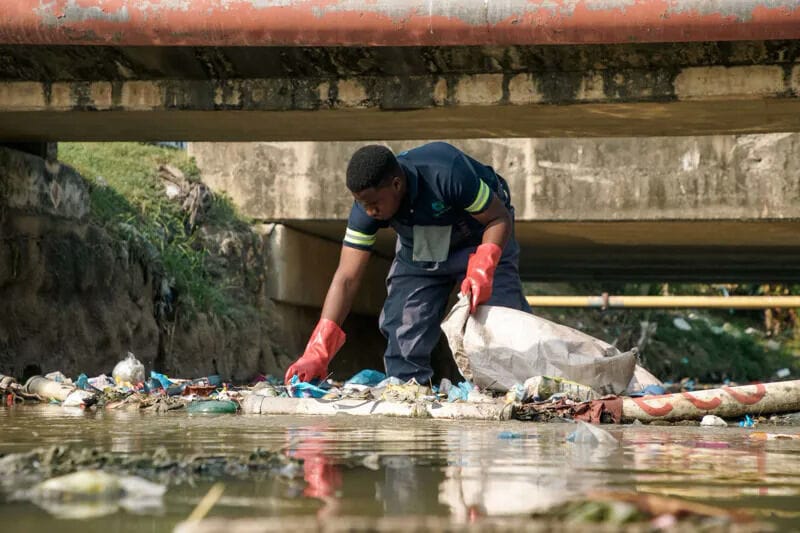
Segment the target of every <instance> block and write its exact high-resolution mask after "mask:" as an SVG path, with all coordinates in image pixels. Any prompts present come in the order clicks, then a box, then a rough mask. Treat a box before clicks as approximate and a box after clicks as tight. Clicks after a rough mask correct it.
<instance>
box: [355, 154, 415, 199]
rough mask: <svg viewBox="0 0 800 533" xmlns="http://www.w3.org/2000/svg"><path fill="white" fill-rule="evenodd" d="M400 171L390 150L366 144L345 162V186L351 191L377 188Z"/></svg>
mask: <svg viewBox="0 0 800 533" xmlns="http://www.w3.org/2000/svg"><path fill="white" fill-rule="evenodd" d="M401 173H402V171H401V170H400V164H399V163H398V162H397V159H396V158H395V157H394V154H393V153H392V151H391V150H389V149H388V148H386V147H385V146H382V145H380V144H368V145H367V146H362V147H361V148H359V149H358V150H356V151H355V153H354V154H353V156H352V157H351V158H350V163H348V164H347V188H348V189H350V191H351V192H361V191H363V190H365V189H369V188H370V187H375V188H378V187H380V185H381V183H383V181H384V180H386V179H387V178H392V177H394V176H399V175H400V174H401Z"/></svg>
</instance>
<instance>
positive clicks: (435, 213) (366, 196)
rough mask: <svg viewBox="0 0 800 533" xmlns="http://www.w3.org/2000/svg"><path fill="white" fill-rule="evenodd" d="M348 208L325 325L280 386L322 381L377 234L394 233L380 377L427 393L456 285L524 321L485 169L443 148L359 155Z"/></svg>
mask: <svg viewBox="0 0 800 533" xmlns="http://www.w3.org/2000/svg"><path fill="white" fill-rule="evenodd" d="M347 188H348V189H350V192H351V193H352V194H353V197H354V198H355V202H354V204H353V207H352V209H351V211H350V218H349V220H348V222H347V231H346V233H345V236H344V242H343V246H342V252H341V256H340V258H339V266H338V267H337V269H336V273H335V274H334V276H333V281H331V285H330V288H329V289H328V294H327V296H326V298H325V304H324V305H323V307H322V316H321V318H320V320H319V323H318V324H317V326H316V328H315V329H314V332H313V333H312V334H311V338H310V339H309V341H308V345H307V346H306V349H305V352H304V353H303V355H302V356H301V357H300V358H299V359H298V360H297V361H295V362H294V363H293V364H292V365H291V366H290V367H289V369H288V370H287V372H286V378H285V379H286V381H287V382H288V381H289V380H290V379H291V378H292V376H295V375H297V376H298V377H299V379H300V380H301V381H310V380H312V379H314V378H320V379H325V378H326V377H327V375H328V364H329V363H330V361H331V359H333V357H334V356H335V355H336V352H338V351H339V349H340V348H341V347H342V345H343V344H344V341H345V334H344V331H342V329H341V327H340V326H341V324H342V323H343V322H344V320H345V318H346V317H347V314H348V313H349V311H350V306H351V305H352V302H353V298H354V297H355V294H356V291H357V290H358V287H359V284H360V283H361V279H362V278H363V276H364V271H365V270H366V267H367V262H368V261H369V256H370V254H371V251H372V247H373V245H374V244H375V240H376V236H377V232H378V230H379V229H380V228H386V227H389V226H391V227H392V228H394V230H395V231H396V232H397V246H396V253H395V258H394V261H393V262H392V267H391V269H390V270H389V277H388V279H387V282H386V287H387V291H388V295H387V298H386V302H385V303H384V306H383V311H382V312H381V317H380V330H381V332H382V333H383V335H384V336H385V337H386V339H387V341H388V344H387V347H386V353H385V354H384V362H385V365H386V374H387V375H389V376H394V377H397V378H399V379H401V380H403V381H406V380H409V379H411V378H415V379H416V380H417V382H418V383H428V382H429V381H430V379H431V377H432V375H433V370H432V368H431V352H432V351H433V349H434V347H435V346H436V344H437V342H438V340H439V335H440V329H439V327H440V323H441V321H442V319H443V317H444V314H445V311H446V309H445V308H446V305H447V302H448V299H449V296H450V293H451V292H452V290H453V287H454V286H455V284H456V283H460V284H461V292H462V293H463V294H466V295H468V296H469V299H470V306H471V309H470V312H475V308H476V307H477V306H479V305H481V304H484V303H486V304H489V305H498V306H503V307H511V308H513V309H519V310H523V311H528V312H530V308H529V307H528V304H527V302H526V301H525V297H524V295H523V293H522V285H521V283H520V279H519V268H518V256H519V246H518V245H517V243H516V241H515V240H514V216H513V213H514V209H513V207H512V206H511V198H510V194H509V190H508V185H507V184H506V182H505V180H503V178H501V177H500V176H498V175H497V174H496V173H495V171H494V170H493V169H492V167H489V166H486V165H483V164H481V163H479V162H478V161H476V160H474V159H472V158H471V157H469V156H468V155H466V154H465V153H463V152H461V151H460V150H458V149H457V148H455V147H453V146H451V145H449V144H447V143H443V142H435V143H430V144H425V145H423V146H420V147H418V148H415V149H413V150H408V151H405V152H402V153H400V154H399V155H397V157H395V155H394V154H393V153H392V151H391V150H389V149H388V148H386V147H385V146H380V145H368V146H364V147H362V148H360V149H358V150H357V151H356V152H355V153H354V154H353V156H352V158H351V159H350V163H349V164H348V165H347Z"/></svg>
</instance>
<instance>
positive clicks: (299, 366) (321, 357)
mask: <svg viewBox="0 0 800 533" xmlns="http://www.w3.org/2000/svg"><path fill="white" fill-rule="evenodd" d="M344 340H345V334H344V331H342V328H340V327H339V326H338V325H337V324H336V322H334V321H333V320H328V319H327V318H321V319H320V321H319V322H318V323H317V327H315V328H314V332H313V333H312V334H311V338H310V339H308V344H306V350H305V352H303V356H302V357H300V359H298V360H297V361H295V362H294V363H293V364H292V365H291V366H290V367H289V369H288V370H286V376H285V377H284V380H285V381H286V383H289V380H290V379H292V376H295V375H296V376H297V377H298V378H299V379H300V381H311V380H312V379H314V378H319V379H325V378H326V377H328V363H330V362H331V359H333V356H334V355H336V352H338V351H339V350H340V349H341V347H342V345H343V344H344Z"/></svg>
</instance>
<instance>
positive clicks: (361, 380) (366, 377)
mask: <svg viewBox="0 0 800 533" xmlns="http://www.w3.org/2000/svg"><path fill="white" fill-rule="evenodd" d="M384 379H386V374H384V373H383V372H378V371H377V370H370V369H365V370H362V371H361V372H359V373H357V374H356V375H354V376H353V377H351V378H350V379H348V380H347V381H346V382H345V385H367V386H369V387H374V386H375V385H377V384H378V383H380V382H381V381H383V380H384Z"/></svg>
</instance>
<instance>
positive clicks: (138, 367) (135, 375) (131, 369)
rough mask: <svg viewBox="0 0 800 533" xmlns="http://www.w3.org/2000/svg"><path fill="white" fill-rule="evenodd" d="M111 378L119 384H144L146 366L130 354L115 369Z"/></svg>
mask: <svg viewBox="0 0 800 533" xmlns="http://www.w3.org/2000/svg"><path fill="white" fill-rule="evenodd" d="M111 376H112V377H113V378H114V381H116V382H117V383H133V384H134V385H136V384H138V383H143V382H144V379H145V374H144V365H143V364H142V362H141V361H139V360H138V359H136V356H135V355H133V353H131V352H128V356H127V357H125V359H123V360H122V361H120V362H119V363H117V365H116V366H115V367H114V370H113V371H112V372H111Z"/></svg>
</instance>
